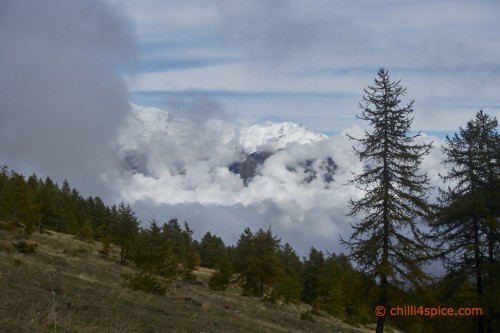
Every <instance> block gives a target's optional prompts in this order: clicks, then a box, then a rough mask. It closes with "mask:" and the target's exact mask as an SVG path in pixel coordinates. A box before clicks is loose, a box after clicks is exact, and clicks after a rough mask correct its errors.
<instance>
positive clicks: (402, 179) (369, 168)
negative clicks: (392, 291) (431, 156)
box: [342, 68, 432, 332]
mask: <svg viewBox="0 0 500 333" xmlns="http://www.w3.org/2000/svg"><path fill="white" fill-rule="evenodd" d="M364 93H365V94H364V96H363V99H362V103H360V106H359V107H360V109H361V110H362V112H361V115H359V116H357V118H358V119H361V120H364V121H367V122H368V123H369V124H370V126H372V128H373V132H372V133H368V132H365V136H364V138H360V139H359V138H358V139H355V138H352V137H351V136H349V137H350V138H351V139H354V140H356V141H357V142H359V144H360V146H361V148H359V149H358V148H354V153H355V154H356V155H357V156H358V157H359V159H360V161H361V162H363V163H364V166H363V172H362V173H361V174H358V175H355V177H354V178H353V179H352V180H351V183H353V184H355V185H356V186H357V187H358V188H359V189H361V190H363V191H364V193H365V195H364V197H363V198H361V199H359V200H353V199H352V198H351V199H350V201H349V206H350V214H349V215H350V216H358V215H363V218H362V220H361V221H360V222H358V223H356V224H355V225H353V229H354V231H353V234H352V235H351V237H350V239H349V241H344V240H342V242H343V243H344V244H345V245H346V246H347V247H348V249H349V250H350V254H351V256H352V258H354V260H355V261H356V262H357V263H358V264H359V266H360V267H361V269H362V270H363V272H365V273H366V274H369V275H370V276H371V277H372V278H374V279H375V278H378V279H379V283H380V284H379V287H380V298H379V305H381V306H387V305H388V304H389V299H388V297H389V295H388V291H389V284H390V283H393V282H398V281H401V280H403V279H404V280H405V281H409V282H412V283H416V284H419V283H421V282H422V280H423V278H424V273H423V272H422V270H421V269H420V260H421V259H422V258H424V257H425V256H426V255H428V253H427V252H428V251H427V250H428V248H427V247H426V245H425V244H424V243H423V240H422V234H421V233H420V231H419V229H418V220H419V219H420V218H425V217H426V216H428V215H429V214H430V209H429V205H428V203H427V196H428V192H429V190H430V188H429V181H428V178H427V175H426V174H419V173H418V172H419V167H420V164H421V161H422V158H423V157H424V156H425V155H426V154H428V153H429V151H430V149H431V148H432V145H431V144H417V143H415V139H416V138H417V137H418V136H419V134H417V135H410V127H411V124H412V122H413V118H412V113H413V104H414V101H411V102H410V103H409V104H407V105H406V106H401V100H400V98H401V97H402V96H403V95H404V94H405V93H406V89H405V88H403V87H402V86H401V85H400V81H397V82H392V81H390V77H389V74H388V72H387V71H386V70H385V69H383V68H381V69H380V70H379V71H378V73H377V77H376V78H375V80H374V85H373V86H369V87H368V88H367V89H365V90H364ZM408 234H409V235H410V236H407V235H408ZM384 324H385V316H382V317H379V318H378V321H377V328H376V332H383V330H384Z"/></svg>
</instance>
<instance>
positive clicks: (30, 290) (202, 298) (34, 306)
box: [0, 222, 371, 333]
mask: <svg viewBox="0 0 500 333" xmlns="http://www.w3.org/2000/svg"><path fill="white" fill-rule="evenodd" d="M9 229H11V230H9ZM23 240H24V241H26V242H27V243H28V244H32V243H36V244H37V247H36V249H35V251H34V252H33V253H26V254H23V253H21V252H20V250H19V249H17V248H16V247H15V246H14V244H18V242H21V241H23ZM100 248H101V246H100V244H99V243H94V242H83V241H80V240H77V239H75V238H74V237H73V236H70V235H66V234H61V233H56V232H45V233H43V234H38V233H36V234H33V235H32V236H30V238H29V239H26V240H25V239H22V238H20V237H19V230H18V229H17V228H8V227H7V225H6V224H5V223H1V222H0V327H1V328H2V329H1V331H2V332H19V333H20V332H197V333H198V332H205V333H207V332H335V333H337V332H342V333H349V332H351V333H354V332H356V333H357V332H369V331H371V330H367V329H361V328H354V327H352V326H349V325H347V324H345V323H343V322H341V321H339V320H336V319H335V318H332V317H328V316H326V315H325V316H317V315H311V314H310V313H308V311H309V310H310V307H308V306H306V305H278V304H273V303H269V302H265V301H262V300H260V299H257V298H252V297H243V296H240V292H241V290H239V288H237V287H233V288H232V289H231V288H230V289H229V290H228V291H225V292H213V291H211V290H210V289H209V288H208V287H207V281H208V278H209V277H210V274H211V272H210V271H209V270H205V269H200V270H198V271H197V272H196V277H197V281H195V282H194V283H193V282H191V283H187V282H184V281H180V280H174V281H171V282H170V283H169V284H168V291H167V294H166V296H156V295H152V294H148V293H144V292H141V291H133V290H131V289H129V288H127V287H125V286H124V279H123V277H122V276H123V274H124V273H128V274H133V273H136V270H135V269H134V268H133V266H132V265H128V266H123V265H120V264H119V259H118V251H117V249H113V250H112V252H111V254H110V255H109V256H108V257H103V256H101V255H100V254H99V249H100ZM164 282H165V283H166V284H167V281H164ZM304 313H308V315H307V316H304ZM301 317H302V319H301ZM304 317H307V319H304Z"/></svg>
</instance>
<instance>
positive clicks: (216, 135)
mask: <svg viewBox="0 0 500 333" xmlns="http://www.w3.org/2000/svg"><path fill="white" fill-rule="evenodd" d="M132 109H133V110H132V114H131V115H130V117H129V119H128V122H127V125H126V126H125V127H124V128H123V129H122V131H121V132H120V135H119V138H118V144H117V149H116V154H115V156H116V168H115V169H114V172H112V173H110V174H109V175H108V178H107V179H108V182H109V184H112V186H114V188H115V189H116V191H117V192H118V193H119V195H120V197H121V198H122V199H123V200H124V201H127V202H130V203H133V204H134V207H138V208H137V209H138V210H139V213H141V208H140V207H141V206H142V207H147V208H144V212H149V214H150V215H149V216H150V217H151V216H152V215H153V214H156V215H157V216H161V217H162V218H167V217H166V216H165V214H179V215H170V217H179V218H185V219H187V220H188V221H189V223H190V224H194V225H195V230H197V229H199V231H198V232H199V233H200V234H201V233H203V232H205V231H208V230H211V231H212V232H215V233H217V234H222V236H225V239H226V240H228V239H229V240H230V241H235V240H236V238H237V236H238V234H239V233H241V232H242V230H243V228H244V227H246V226H250V227H251V228H252V229H255V228H258V227H263V228H267V227H268V226H269V225H271V226H272V228H273V230H275V231H276V232H277V233H278V234H279V235H280V236H282V238H284V240H285V241H288V242H290V243H292V245H293V246H294V247H297V248H298V249H299V250H301V253H304V251H306V250H307V248H308V247H310V246H311V245H314V246H317V247H320V248H321V249H329V250H335V251H339V250H340V249H339V248H338V245H337V243H338V241H337V240H338V236H339V235H342V236H344V237H346V236H348V235H349V232H350V228H349V223H348V222H352V221H351V220H349V218H347V217H346V213H347V211H348V209H347V201H348V199H349V197H353V198H358V197H360V196H361V195H362V193H361V192H360V190H358V189H356V188H355V187H353V186H351V185H348V180H349V179H351V178H352V172H354V173H358V172H360V171H361V168H362V166H361V163H360V162H359V161H358V159H357V158H356V157H355V156H354V155H353V153H352V146H353V142H352V141H350V140H348V139H347V137H346V135H345V133H340V134H338V135H334V136H331V137H327V136H325V135H323V134H319V133H314V132H312V131H309V130H307V129H306V128H304V127H303V126H300V125H297V124H293V123H272V122H266V123H264V124H261V125H253V126H249V127H248V126H240V125H236V124H234V123H233V122H230V121H227V120H224V119H221V118H206V119H192V118H183V117H182V116H173V115H172V113H171V112H170V113H169V112H167V111H165V110H161V109H156V108H143V107H139V106H135V105H134V106H133V107H132ZM346 131H347V132H349V134H350V135H353V136H355V137H361V136H362V135H363V133H364V132H363V130H362V129H361V128H359V127H352V128H350V129H348V130H346ZM422 140H424V141H430V140H431V138H429V137H426V136H423V137H422ZM433 140H436V138H433ZM255 156H259V158H256V157H255ZM252 158H253V159H254V160H252ZM439 163H440V158H439V150H438V149H435V150H434V151H433V152H432V154H431V155H430V156H429V157H428V158H427V159H426V160H425V162H424V168H425V170H428V171H429V175H430V177H431V178H432V179H433V180H434V181H437V179H438V173H439V172H440V170H439V169H440V165H439ZM238 167H239V168H238ZM245 168H246V169H245ZM242 169H245V172H246V174H245V175H243V174H242V172H241V170H242ZM238 170H239V171H240V172H239V173H238V172H237V171H238ZM249 173H251V174H249ZM161 207H163V208H164V210H163V211H162V210H161ZM159 210H160V211H159ZM157 213H158V214H157ZM146 214H147V213H146ZM228 220H229V221H230V222H229V221H228ZM228 233H229V234H228ZM198 236H200V235H198ZM332 246H333V248H332Z"/></svg>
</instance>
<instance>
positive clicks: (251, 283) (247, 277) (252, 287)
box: [235, 228, 282, 296]
mask: <svg viewBox="0 0 500 333" xmlns="http://www.w3.org/2000/svg"><path fill="white" fill-rule="evenodd" d="M279 247H280V239H279V238H277V236H275V235H273V233H272V231H271V228H269V229H268V230H267V231H264V230H262V229H259V230H258V231H257V232H256V233H255V234H253V233H252V232H251V231H250V229H249V228H246V229H245V231H244V232H243V234H242V235H241V236H240V239H239V240H238V244H237V246H236V253H235V255H236V263H235V270H236V272H237V273H239V281H240V283H241V285H242V287H243V293H244V294H245V295H252V296H263V295H264V287H265V286H269V287H272V286H274V285H275V284H276V283H277V282H278V281H279V280H280V277H281V275H282V267H281V264H280V261H279V259H278V256H277V252H278V249H279Z"/></svg>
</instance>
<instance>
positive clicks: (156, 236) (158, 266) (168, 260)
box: [133, 219, 178, 277]
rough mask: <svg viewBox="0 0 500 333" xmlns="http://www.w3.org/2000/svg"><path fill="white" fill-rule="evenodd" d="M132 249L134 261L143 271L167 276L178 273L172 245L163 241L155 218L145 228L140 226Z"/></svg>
mask: <svg viewBox="0 0 500 333" xmlns="http://www.w3.org/2000/svg"><path fill="white" fill-rule="evenodd" d="M134 249H135V250H134V255H133V259H134V262H135V264H136V265H137V266H138V267H140V268H141V269H143V270H144V271H146V272H149V273H153V274H157V275H162V276H167V277H173V276H175V275H176V274H177V273H178V268H177V262H178V261H177V258H176V257H175V255H174V253H173V251H172V246H171V244H169V243H168V242H166V241H165V238H164V237H163V235H162V229H161V227H160V226H159V225H158V224H157V223H156V220H155V219H152V220H151V221H150V222H149V225H148V226H147V227H146V228H141V230H140V232H139V235H138V238H137V242H136V246H135V248H134Z"/></svg>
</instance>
